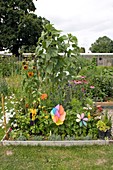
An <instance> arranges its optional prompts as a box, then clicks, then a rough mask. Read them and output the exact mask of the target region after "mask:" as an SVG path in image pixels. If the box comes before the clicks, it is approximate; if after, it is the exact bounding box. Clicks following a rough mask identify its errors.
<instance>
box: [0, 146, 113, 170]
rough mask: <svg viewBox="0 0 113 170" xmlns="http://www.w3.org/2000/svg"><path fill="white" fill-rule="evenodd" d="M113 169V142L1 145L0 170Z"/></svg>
mask: <svg viewBox="0 0 113 170" xmlns="http://www.w3.org/2000/svg"><path fill="white" fill-rule="evenodd" d="M31 169H32V170H76V169H77V170H112V169H113V145H106V146H73V147H42V146H15V147H14V146H0V170H31Z"/></svg>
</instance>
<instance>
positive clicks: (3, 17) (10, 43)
mask: <svg viewBox="0 0 113 170" xmlns="http://www.w3.org/2000/svg"><path fill="white" fill-rule="evenodd" d="M35 9H36V8H35V5H34V3H33V0H26V1H20V0H7V1H6V0H1V1H0V49H4V48H5V49H9V50H10V51H11V52H12V53H13V54H15V55H16V56H18V55H19V52H18V51H19V49H21V48H22V47H23V46H24V47H25V48H28V47H30V46H36V43H37V41H38V38H39V37H40V35H41V32H42V29H43V23H44V21H45V22H47V20H46V19H45V18H42V17H37V15H35V14H34V13H33V12H34V11H35Z"/></svg>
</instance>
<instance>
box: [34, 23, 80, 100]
mask: <svg viewBox="0 0 113 170" xmlns="http://www.w3.org/2000/svg"><path fill="white" fill-rule="evenodd" d="M36 56H37V67H38V70H39V72H40V81H41V86H42V85H43V84H47V85H48V84H49V90H50V89H51V94H54V95H57V94H58V95H59V98H60V99H59V102H62V99H63V96H65V94H64V92H63V89H64V87H65V85H66V83H67V82H68V80H71V79H72V77H73V76H75V75H76V71H75V70H76V63H77V58H78V56H79V48H78V46H77V38H76V37H75V36H73V35H71V34H68V35H61V31H59V30H56V29H55V28H54V27H53V25H51V24H47V25H45V27H44V31H43V32H42V35H41V37H40V38H39V41H38V43H37V48H36ZM46 90H47V89H46ZM56 93H57V94H56ZM60 96H61V97H60Z"/></svg>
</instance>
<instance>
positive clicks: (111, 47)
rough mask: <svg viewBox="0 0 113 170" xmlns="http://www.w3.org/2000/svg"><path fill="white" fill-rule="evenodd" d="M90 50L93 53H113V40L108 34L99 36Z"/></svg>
mask: <svg viewBox="0 0 113 170" xmlns="http://www.w3.org/2000/svg"><path fill="white" fill-rule="evenodd" d="M89 50H90V51H91V52H93V53H113V40H111V39H110V38H109V37H107V36H103V37H99V38H98V39H97V40H96V41H95V42H94V43H93V44H91V47H90V48H89Z"/></svg>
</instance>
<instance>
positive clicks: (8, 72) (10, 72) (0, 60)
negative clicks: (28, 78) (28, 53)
mask: <svg viewBox="0 0 113 170" xmlns="http://www.w3.org/2000/svg"><path fill="white" fill-rule="evenodd" d="M17 74H21V62H20V61H17V58H16V57H14V56H12V57H2V56H0V77H9V76H14V75H17Z"/></svg>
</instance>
